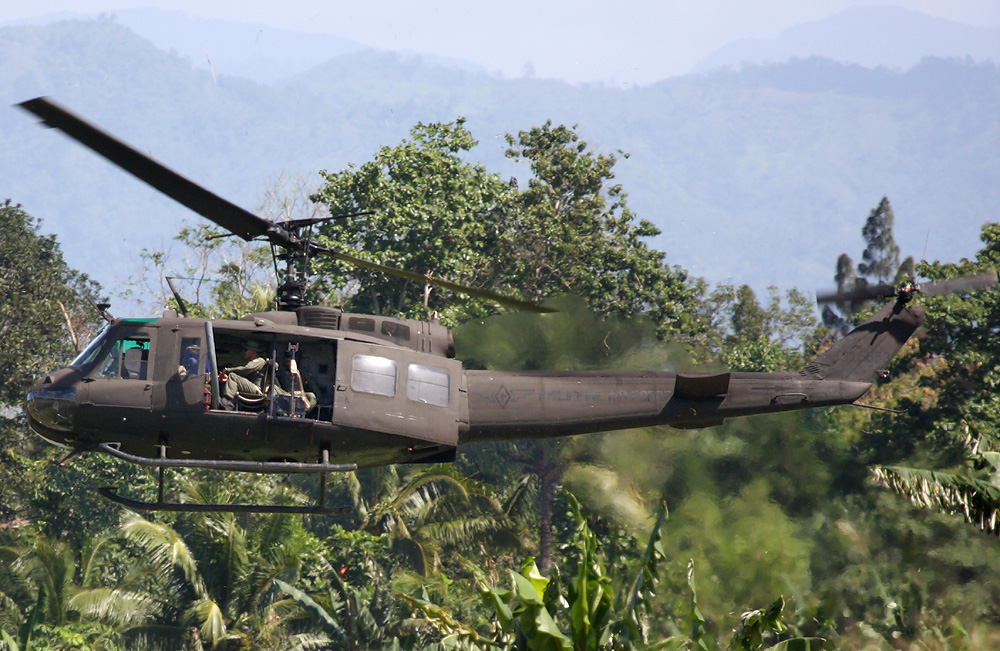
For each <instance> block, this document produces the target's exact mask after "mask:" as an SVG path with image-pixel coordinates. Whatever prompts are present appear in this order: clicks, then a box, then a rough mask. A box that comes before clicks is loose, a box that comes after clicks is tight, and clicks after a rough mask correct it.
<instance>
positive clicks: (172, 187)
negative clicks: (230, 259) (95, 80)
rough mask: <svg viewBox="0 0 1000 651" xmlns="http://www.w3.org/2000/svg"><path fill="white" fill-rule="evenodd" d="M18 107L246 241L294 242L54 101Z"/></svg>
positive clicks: (42, 99) (40, 100) (30, 102)
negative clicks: (254, 239)
mask: <svg viewBox="0 0 1000 651" xmlns="http://www.w3.org/2000/svg"><path fill="white" fill-rule="evenodd" d="M18 106H20V107H21V108H23V109H24V110H26V111H29V112H30V113H34V114H35V115H36V116H38V117H39V118H41V119H42V122H43V123H44V124H45V125H47V126H49V127H52V128H54V129H59V130H60V131H62V132H63V133H65V134H66V135H68V136H69V137H70V138H73V139H74V140H76V141H77V142H79V143H80V144H82V145H83V146H85V147H87V148H89V149H91V150H93V151H94V152H96V153H97V154H99V155H101V156H103V157H104V158H106V159H107V160H109V161H111V162H112V163H114V164H115V165H117V166H118V167H120V168H122V169H123V170H125V171H126V172H128V173H129V174H131V175H133V176H135V177H136V178H138V179H140V180H142V181H145V182H146V183H148V184H149V185H151V186H153V187H154V188H156V189H157V190H159V191H160V192H162V193H163V194H165V195H167V196H168V197H170V198H171V199H173V200H174V201H177V202H178V203H181V204H182V205H184V206H186V207H188V208H190V209H191V210H193V211H194V212H196V213H198V214H199V215H201V216H202V217H205V218H207V219H210V220H211V221H213V222H215V223H216V224H218V225H219V226H221V227H222V228H224V229H226V230H227V231H229V232H231V233H233V234H235V235H238V236H240V237H242V238H243V239H244V240H252V239H253V238H255V237H260V236H266V237H267V238H268V239H270V240H271V241H273V242H275V243H276V244H282V245H291V244H292V239H291V238H290V237H289V236H288V233H287V232H285V231H284V230H283V229H280V228H277V227H275V225H274V224H272V223H271V222H269V221H267V220H266V219H263V218H261V217H258V216H257V215H254V214H253V213H251V212H249V211H247V210H244V209H243V208H240V207H239V206H237V205H236V204H233V203H230V202H229V201H226V200H225V199H223V198H222V197H220V196H218V195H217V194H214V193H213V192H210V191H209V190H206V189H205V188H203V187H201V186H200V185H198V184H197V183H195V182H194V181H191V180H190V179H187V178H185V177H183V176H181V175H180V174H178V173H177V172H175V171H173V170H172V169H170V168H169V167H167V166H166V165H164V164H162V163H160V162H159V161H156V160H154V159H153V158H151V157H150V156H147V155H146V154H144V153H142V152H140V151H139V150H137V149H135V148H133V147H132V146H130V145H128V144H126V143H124V142H122V141H121V140H118V139H117V138H115V137H114V136H112V135H111V134H109V133H107V132H105V131H103V130H102V129H101V128H100V127H98V126H96V125H93V124H91V123H89V122H87V121H86V120H84V119H83V118H81V117H79V116H77V115H75V114H73V113H72V112H71V111H69V109H66V108H64V107H63V106H61V105H59V104H57V103H56V102H54V101H53V100H51V99H49V98H47V97H38V98H35V99H30V100H28V101H26V102H21V103H20V104H18Z"/></svg>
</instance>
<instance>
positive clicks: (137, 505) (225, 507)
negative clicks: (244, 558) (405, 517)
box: [97, 487, 354, 515]
mask: <svg viewBox="0 0 1000 651" xmlns="http://www.w3.org/2000/svg"><path fill="white" fill-rule="evenodd" d="M97 492H98V493H100V494H101V495H103V496H104V497H106V498H108V499H109V500H111V501H112V502H117V503H118V504H121V505H122V506H124V507H125V508H127V509H131V510H133V511H180V512H183V513H215V512H220V513H295V514H302V515H346V514H348V513H350V512H351V511H353V510H354V508H353V507H350V506H323V500H320V503H319V504H316V505H315V506H283V505H281V504H193V503H186V502H181V503H179V502H160V501H157V502H142V501H139V500H134V499H131V498H129V497H125V496H124V495H119V494H118V493H116V492H114V490H113V489H111V488H108V487H102V488H98V489H97Z"/></svg>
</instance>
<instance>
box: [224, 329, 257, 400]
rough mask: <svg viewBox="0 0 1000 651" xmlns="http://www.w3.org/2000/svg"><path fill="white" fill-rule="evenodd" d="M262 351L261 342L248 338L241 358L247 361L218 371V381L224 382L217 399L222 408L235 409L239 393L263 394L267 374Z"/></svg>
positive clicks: (249, 394)
mask: <svg viewBox="0 0 1000 651" xmlns="http://www.w3.org/2000/svg"><path fill="white" fill-rule="evenodd" d="M264 352H265V348H264V345H263V344H262V343H261V342H259V341H254V340H252V339H250V340H248V341H247V342H246V345H245V346H244V349H243V359H245V360H246V361H247V363H246V364H244V365H243V366H233V367H229V368H224V369H222V370H221V371H219V381H220V382H224V383H225V386H224V387H223V388H222V397H221V398H220V399H219V403H220V404H221V405H222V408H223V409H226V410H227V411H232V410H233V409H235V408H236V398H237V396H238V395H239V394H243V395H246V396H252V397H257V398H259V397H261V396H263V395H264V379H265V377H266V376H267V358H266V357H264V356H263V353H264Z"/></svg>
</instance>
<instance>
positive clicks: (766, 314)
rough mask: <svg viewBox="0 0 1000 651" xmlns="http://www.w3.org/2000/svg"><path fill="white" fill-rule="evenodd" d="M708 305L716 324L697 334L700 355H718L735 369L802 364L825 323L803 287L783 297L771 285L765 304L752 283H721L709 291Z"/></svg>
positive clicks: (787, 367) (709, 315) (706, 310)
mask: <svg viewBox="0 0 1000 651" xmlns="http://www.w3.org/2000/svg"><path fill="white" fill-rule="evenodd" d="M703 310H704V316H703V319H704V321H705V322H706V323H708V324H710V326H709V327H708V328H707V329H706V331H705V333H704V334H703V335H701V336H700V337H698V338H697V340H696V341H697V346H696V349H697V353H696V355H697V356H698V357H699V359H700V360H701V361H703V362H710V361H714V360H716V359H717V360H718V361H719V362H721V364H722V365H723V366H724V367H725V368H727V369H731V370H734V371H761V372H775V371H787V370H796V369H798V368H800V367H801V366H802V365H803V364H804V363H805V356H804V352H805V351H806V350H807V349H808V348H810V347H811V345H812V343H813V341H814V340H815V338H816V335H817V332H816V331H817V328H818V326H819V324H818V323H817V321H816V317H815V310H814V307H813V303H812V301H810V300H809V299H808V298H807V297H806V296H805V295H804V294H803V293H802V292H800V291H798V290H797V289H790V290H788V291H787V292H786V293H785V296H784V299H782V297H781V295H780V294H779V293H778V289H777V288H776V287H771V288H770V300H769V301H768V303H767V305H766V306H763V305H761V304H760V302H759V301H758V300H757V295H756V294H755V293H754V291H753V290H752V289H751V288H750V287H748V286H747V285H741V286H739V287H736V286H734V285H727V284H721V285H718V286H717V287H716V288H715V289H714V290H712V292H711V293H710V294H709V295H708V297H707V299H706V300H705V303H704V307H703Z"/></svg>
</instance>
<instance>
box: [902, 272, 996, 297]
mask: <svg viewBox="0 0 1000 651" xmlns="http://www.w3.org/2000/svg"><path fill="white" fill-rule="evenodd" d="M996 286H997V272H996V271H993V270H990V271H987V272H986V273H981V274H978V275H976V276H963V277H961V278H949V279H948V280H939V281H937V282H933V283H923V284H921V285H920V293H921V294H925V295H927V296H940V295H941V294H964V293H966V292H975V291H979V290H982V289H990V288H991V287H996Z"/></svg>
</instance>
